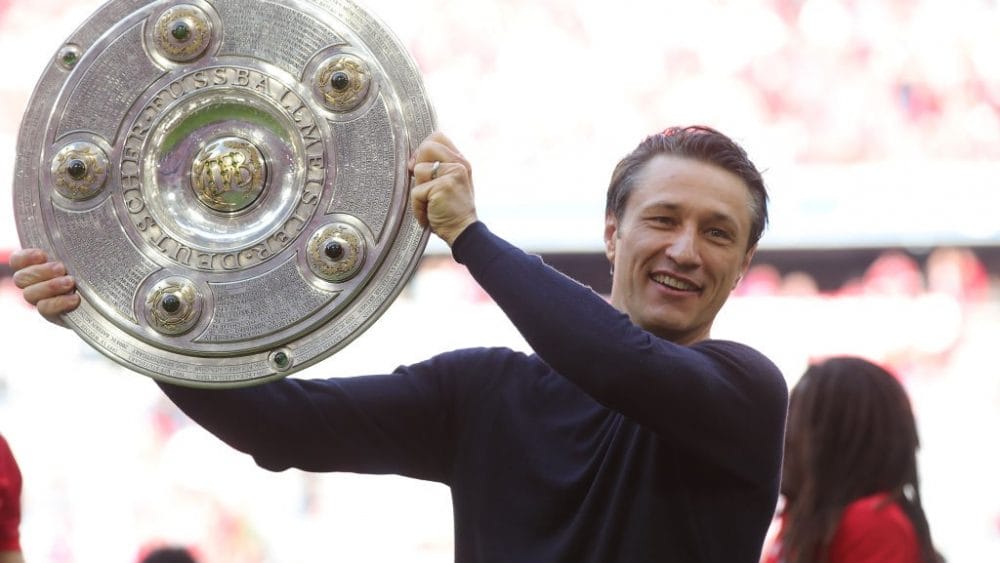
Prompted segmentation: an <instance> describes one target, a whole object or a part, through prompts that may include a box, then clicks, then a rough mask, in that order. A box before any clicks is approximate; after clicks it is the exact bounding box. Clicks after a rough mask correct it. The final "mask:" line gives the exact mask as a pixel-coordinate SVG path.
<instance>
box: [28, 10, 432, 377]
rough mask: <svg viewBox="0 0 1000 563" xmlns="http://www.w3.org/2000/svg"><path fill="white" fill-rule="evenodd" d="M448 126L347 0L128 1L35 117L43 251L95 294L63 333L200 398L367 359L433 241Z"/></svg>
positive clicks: (60, 75) (111, 14) (32, 178)
mask: <svg viewBox="0 0 1000 563" xmlns="http://www.w3.org/2000/svg"><path fill="white" fill-rule="evenodd" d="M433 130H434V113H433V109H432V108H431V105H430V103H429V101H428V99H427V96H426V93H425V90H424V87H423V84H422V81H421V77H420V74H419V72H418V70H417V68H416V65H415V64H414V63H413V61H412V60H411V59H410V57H409V55H408V54H407V53H406V51H405V49H404V48H403V47H402V45H401V44H400V42H399V41H398V40H397V39H396V37H395V36H394V35H393V34H392V33H391V31H390V30H388V29H387V28H386V27H385V26H384V25H383V24H382V23H381V22H380V21H379V20H377V19H376V18H375V17H373V16H372V15H371V14H369V13H368V12H367V11H365V10H364V9H362V8H361V7H359V6H357V5H355V4H354V3H352V2H351V1H349V0H291V1H290V0H277V1H267V0H212V1H204V0H187V1H184V2H176V1H169V0H168V1H154V2H147V1H145V0H112V1H111V2H108V3H107V4H105V5H104V6H103V7H101V8H100V9H99V10H98V11H97V12H96V13H95V14H94V15H92V16H91V17H90V18H89V19H88V20H87V21H86V22H85V23H84V24H83V25H82V26H81V27H80V28H79V29H78V30H77V31H76V32H74V33H73V34H72V36H71V37H69V39H68V40H67V41H66V43H65V44H64V45H62V47H61V48H60V49H59V50H58V52H57V53H56V54H55V56H54V57H53V59H52V60H51V62H50V64H49V65H48V67H47V68H46V69H45V70H44V72H43V73H42V77H41V78H40V80H39V82H38V84H37V85H36V87H35V91H34V94H33V95H32V98H31V100H30V102H29V104H28V108H27V110H26V112H25V114H24V117H23V121H22V123H21V129H20V133H19V137H18V143H17V160H16V165H15V176H14V190H13V192H14V213H15V217H16V221H17V228H18V233H19V235H20V239H21V244H22V245H23V246H24V247H37V248H42V249H44V250H46V251H47V252H48V253H49V255H50V256H51V257H54V258H55V259H58V260H61V261H63V262H64V263H65V264H66V267H67V269H68V270H69V272H70V273H71V274H73V275H74V276H75V277H76V279H77V285H78V290H79V292H80V295H81V297H82V300H81V301H82V304H81V306H80V307H79V309H77V310H76V311H74V312H72V313H70V314H68V315H66V317H65V321H66V323H67V325H69V326H70V327H71V328H72V329H73V330H75V331H76V332H77V333H78V334H79V335H80V336H81V337H82V338H83V339H84V340H85V341H87V342H88V343H90V344H91V345H92V346H93V347H94V348H96V349H97V350H99V351H100V352H102V353H103V354H105V355H107V356H108V357H110V358H111V359H113V360H115V361H116V362H119V363H120V364H122V365H124V366H126V367H128V368H131V369H133V370H135V371H137V372H140V373H143V374H146V375H149V376H151V377H153V378H155V379H158V380H162V381H166V382H170V383H175V384H180V385H188V386H201V387H212V386H242V385H250V384H256V383H262V382H265V381H270V380H274V379H278V378H281V377H284V376H287V375H289V374H291V373H293V372H295V371H297V370H299V369H302V368H304V367H307V366H310V365H312V364H315V363H316V362H318V361H319V360H321V359H323V358H326V357H327V356H329V355H331V354H333V353H335V352H336V351H337V350H339V349H341V348H343V347H344V346H346V345H348V344H349V343H350V342H351V341H352V340H353V339H354V338H356V337H357V336H359V335H360V334H361V333H362V332H363V331H364V330H366V329H367V328H368V327H369V326H370V325H371V324H372V323H374V322H375V321H376V320H377V319H378V317H379V316H380V315H381V314H382V313H383V312H384V311H385V310H386V309H387V308H388V307H389V305H390V304H391V303H392V301H393V300H394V299H395V298H396V296H397V295H398V294H399V292H400V291H401V290H402V288H403V286H404V285H405V284H406V282H407V281H408V280H409V278H410V276H411V275H412V273H413V271H414V269H415V268H416V264H417V262H418V261H419V259H420V256H421V255H422V254H423V251H424V248H425V246H426V243H427V237H428V231H427V230H426V229H424V228H422V227H421V226H420V225H419V224H417V222H416V221H415V219H414V218H413V215H412V214H411V213H410V212H409V209H408V205H409V188H410V182H411V178H410V175H409V173H408V171H407V160H408V158H409V155H410V153H411V151H412V150H413V149H414V148H415V147H416V145H417V144H419V143H420V141H422V140H423V138H424V137H425V136H426V135H428V134H429V133H431V132H432V131H433Z"/></svg>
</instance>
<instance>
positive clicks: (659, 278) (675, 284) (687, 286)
mask: <svg viewBox="0 0 1000 563" xmlns="http://www.w3.org/2000/svg"><path fill="white" fill-rule="evenodd" d="M652 278H653V281H655V282H656V283H658V284H660V285H665V286H667V287H669V288H670V289H676V290H679V291H698V286H696V285H694V284H692V283H689V282H686V281H684V280H679V279H677V278H674V277H671V276H668V275H667V274H654V275H653V276H652Z"/></svg>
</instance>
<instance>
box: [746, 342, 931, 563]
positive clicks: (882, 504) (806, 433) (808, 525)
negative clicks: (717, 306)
mask: <svg viewBox="0 0 1000 563" xmlns="http://www.w3.org/2000/svg"><path fill="white" fill-rule="evenodd" d="M918 447H919V438H918V436H917V427H916V423H915V421H914V418H913V412H912V410H911V408H910V401H909V398H908V397H907V395H906V391H905V390H904V389H903V386H902V385H900V383H899V381H897V379H896V377H894V376H893V375H892V374H891V373H889V372H888V371H886V370H885V369H883V368H881V367H879V366H878V365H875V364H873V363H871V362H869V361H867V360H864V359H861V358H853V357H838V358H831V359H828V360H826V361H824V362H821V363H818V364H816V365H813V366H811V367H809V369H808V370H806V372H805V374H804V375H803V376H802V379H801V380H799V382H798V383H797V384H796V386H795V388H794V389H793V391H792V395H791V399H790V403H789V410H788V426H787V431H786V435H785V457H784V464H783V468H782V471H783V473H782V483H781V493H782V495H783V496H784V499H785V506H784V510H783V512H782V516H781V530H780V531H779V533H778V538H777V541H776V542H775V544H774V546H773V548H772V549H770V550H768V552H767V553H765V557H764V561H765V562H767V563H847V562H850V563H869V562H870V563H875V562H878V563H937V562H941V561H943V558H942V557H941V556H940V555H939V554H938V553H937V551H936V550H935V549H934V545H933V543H932V542H931V535H930V529H929V527H928V525H927V518H926V516H925V515H924V510H923V507H922V506H921V503H920V481H919V478H918V476H917V456H916V454H917V448H918Z"/></svg>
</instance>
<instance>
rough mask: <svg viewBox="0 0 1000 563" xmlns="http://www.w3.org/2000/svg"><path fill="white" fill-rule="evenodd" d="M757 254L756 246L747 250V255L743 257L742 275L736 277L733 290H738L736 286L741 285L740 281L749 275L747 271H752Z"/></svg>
mask: <svg viewBox="0 0 1000 563" xmlns="http://www.w3.org/2000/svg"><path fill="white" fill-rule="evenodd" d="M756 253H757V245H756V244H755V245H753V246H751V247H750V249H749V250H747V252H746V254H745V255H743V264H741V265H740V274H739V275H738V276H736V279H735V280H734V281H733V289H736V286H737V285H739V284H740V280H742V279H743V276H745V275H747V270H749V269H750V262H751V261H753V255H754V254H756Z"/></svg>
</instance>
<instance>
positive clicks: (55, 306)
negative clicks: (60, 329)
mask: <svg viewBox="0 0 1000 563" xmlns="http://www.w3.org/2000/svg"><path fill="white" fill-rule="evenodd" d="M79 306H80V296H79V295H78V294H76V293H71V294H69V295H60V296H58V297H50V298H48V299H44V300H42V301H40V302H39V303H38V305H37V306H36V309H38V312H39V313H41V315H42V316H43V317H45V320H47V321H49V322H50V323H54V324H57V325H60V326H65V325H63V322H62V319H61V318H60V317H59V316H60V315H62V314H63V313H68V312H70V311H72V310H73V309H76V308H77V307H79Z"/></svg>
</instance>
